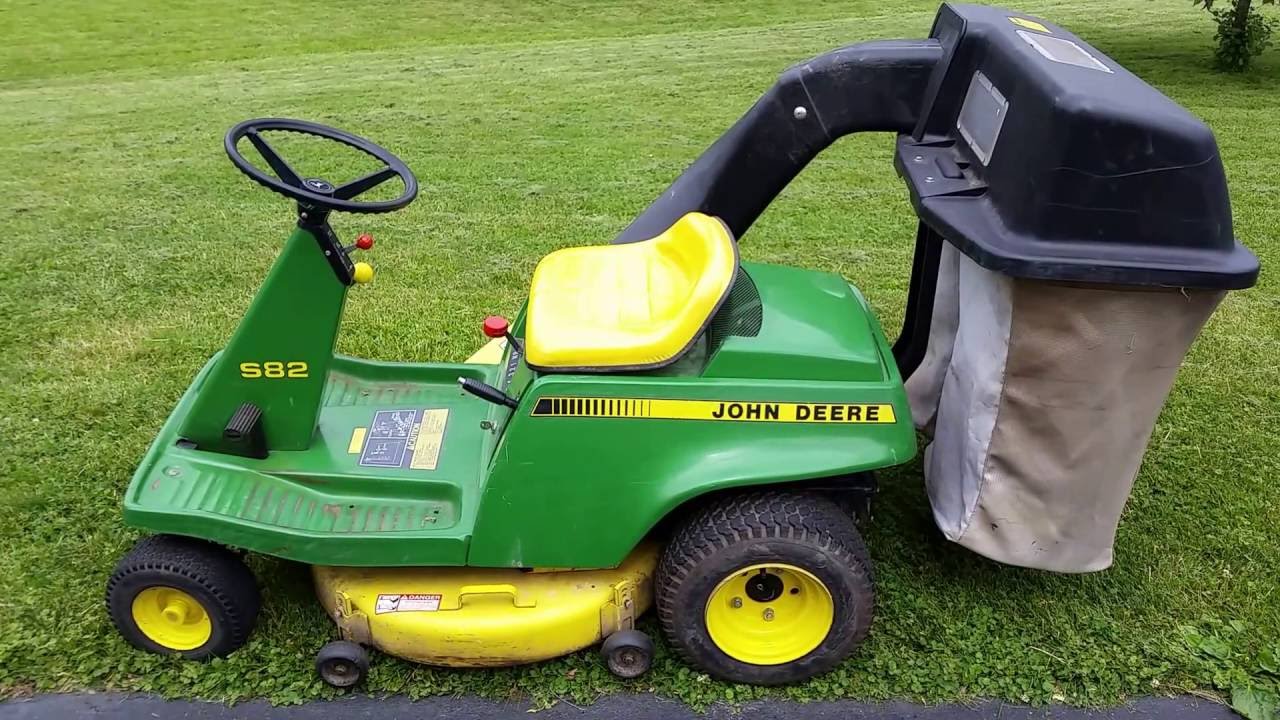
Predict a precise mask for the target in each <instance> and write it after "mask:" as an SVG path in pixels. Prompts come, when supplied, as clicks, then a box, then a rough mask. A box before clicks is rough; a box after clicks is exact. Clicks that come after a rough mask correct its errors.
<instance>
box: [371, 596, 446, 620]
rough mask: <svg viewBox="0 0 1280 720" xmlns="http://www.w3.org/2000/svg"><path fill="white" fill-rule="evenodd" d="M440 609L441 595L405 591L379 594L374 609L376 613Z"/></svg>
mask: <svg viewBox="0 0 1280 720" xmlns="http://www.w3.org/2000/svg"><path fill="white" fill-rule="evenodd" d="M439 609H440V595H438V594H434V593H432V594H429V595H424V594H422V593H404V594H401V595H379V596H378V602H377V604H376V605H375V607H374V609H373V614H374V615H383V614H386V613H395V612H435V611H437V610H439Z"/></svg>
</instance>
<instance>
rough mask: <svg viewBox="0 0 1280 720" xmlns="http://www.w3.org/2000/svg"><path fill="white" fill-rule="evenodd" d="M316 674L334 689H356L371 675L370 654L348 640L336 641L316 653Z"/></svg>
mask: <svg viewBox="0 0 1280 720" xmlns="http://www.w3.org/2000/svg"><path fill="white" fill-rule="evenodd" d="M316 674H318V675H319V676H320V679H321V680H324V681H325V682H326V683H327V684H329V685H330V686H332V687H336V688H339V689H346V688H350V687H355V686H356V685H359V684H360V682H361V681H363V680H364V678H365V676H366V675H368V674H369V653H368V651H366V650H365V649H364V648H363V647H361V646H360V645H357V644H356V643H353V642H350V641H348V640H334V641H333V642H331V643H328V644H326V645H325V646H324V647H322V648H320V652H318V653H316Z"/></svg>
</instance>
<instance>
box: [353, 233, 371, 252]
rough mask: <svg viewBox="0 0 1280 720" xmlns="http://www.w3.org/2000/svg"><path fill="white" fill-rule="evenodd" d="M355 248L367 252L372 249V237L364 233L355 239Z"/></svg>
mask: <svg viewBox="0 0 1280 720" xmlns="http://www.w3.org/2000/svg"><path fill="white" fill-rule="evenodd" d="M356 247H358V248H360V249H361V250H368V249H369V248H371V247H373V236H372V235H370V234H369V233H364V234H363V235H361V236H360V237H358V238H356Z"/></svg>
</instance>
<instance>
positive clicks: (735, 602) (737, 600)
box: [729, 597, 742, 608]
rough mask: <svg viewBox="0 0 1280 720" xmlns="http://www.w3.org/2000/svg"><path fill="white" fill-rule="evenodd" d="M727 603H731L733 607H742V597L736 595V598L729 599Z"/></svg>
mask: <svg viewBox="0 0 1280 720" xmlns="http://www.w3.org/2000/svg"><path fill="white" fill-rule="evenodd" d="M729 604H730V605H732V606H733V607H734V608H740V607H742V598H740V597H736V598H734V599H732V600H730V601H729Z"/></svg>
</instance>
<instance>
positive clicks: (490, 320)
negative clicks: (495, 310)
mask: <svg viewBox="0 0 1280 720" xmlns="http://www.w3.org/2000/svg"><path fill="white" fill-rule="evenodd" d="M510 327H511V326H510V325H509V324H508V323H507V319H506V318H504V317H502V316H501V315H490V316H489V317H487V318H485V319H484V334H485V335H486V336H488V337H491V338H500V337H505V336H506V334H507V331H508V330H509V329H510Z"/></svg>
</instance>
